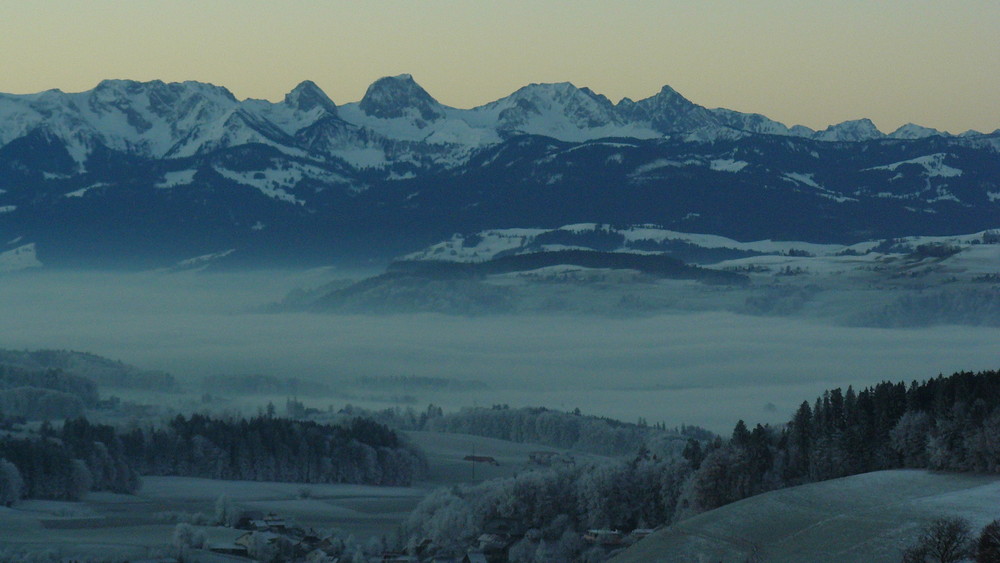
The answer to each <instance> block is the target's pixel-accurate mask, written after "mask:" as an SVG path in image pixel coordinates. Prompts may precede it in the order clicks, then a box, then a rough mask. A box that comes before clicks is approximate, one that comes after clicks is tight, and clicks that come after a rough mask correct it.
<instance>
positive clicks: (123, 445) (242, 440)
mask: <svg viewBox="0 0 1000 563" xmlns="http://www.w3.org/2000/svg"><path fill="white" fill-rule="evenodd" d="M426 468H427V462H426V459H425V458H424V456H423V454H422V453H421V452H420V451H419V450H418V449H416V448H415V447H414V446H411V445H409V444H407V443H406V442H404V441H403V440H402V439H401V438H400V437H399V435H397V434H396V433H395V432H394V431H392V430H390V429H389V428H388V427H386V426H385V425H383V424H380V423H378V422H375V421H373V420H371V419H365V418H354V419H352V420H350V421H347V422H344V423H342V424H336V425H323V424H317V423H315V422H303V421H295V420H289V419H284V418H275V417H269V416H259V417H255V418H251V419H221V418H211V417H209V416H205V415H192V416H191V417H190V418H185V417H184V416H180V415H179V416H177V417H176V418H174V419H172V420H170V421H169V423H167V424H166V425H165V426H162V427H148V428H133V429H131V430H128V431H124V432H122V431H120V430H118V429H116V428H115V427H114V426H110V425H106V424H95V423H92V422H90V421H88V420H87V419H86V418H83V417H80V418H75V419H69V420H67V421H65V422H64V423H63V425H62V427H61V429H58V430H57V429H56V428H54V427H53V426H52V425H51V424H49V423H47V422H46V423H43V424H42V426H41V428H40V429H39V431H38V432H34V433H25V432H21V433H19V434H18V435H15V434H6V435H5V436H3V437H0V504H6V505H9V504H11V503H14V502H17V501H18V500H19V499H21V498H44V499H65V500H77V499H79V498H81V497H82V496H83V495H84V494H86V492H87V491H91V490H95V491H97V490H102V491H112V492H118V493H132V492H135V491H136V490H138V488H139V485H140V480H139V476H140V475H178V476H188V477H206V478H213V479H234V480H252V481H285V482H301V483H357V484H369V485H409V484H410V483H412V481H413V480H414V479H418V478H420V477H421V476H422V475H424V474H425V472H426Z"/></svg>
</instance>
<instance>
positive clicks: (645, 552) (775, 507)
mask: <svg viewBox="0 0 1000 563" xmlns="http://www.w3.org/2000/svg"><path fill="white" fill-rule="evenodd" d="M998 501H1000V477H998V476H981V475H968V474H942V473H931V472H927V471H919V470H897V471H880V472H875V473H866V474H863V475H855V476H853V477H845V478H842V479H834V480H831V481H824V482H822V483H812V484H809V485H803V486H800V487H793V488H790V489H784V490H780V491H773V492H770V493H765V494H762V495H758V496H755V497H751V498H748V499H745V500H742V501H740V502H736V503H733V504H731V505H728V506H724V507H722V508H719V509H716V510H712V511H710V512H706V513H703V514H699V515H698V516H695V517H693V518H691V519H688V520H685V521H683V522H681V523H679V524H677V525H674V526H671V527H668V528H664V529H662V530H660V531H658V532H657V533H655V534H653V535H652V536H650V537H649V538H647V539H645V540H643V541H640V542H639V543H637V544H635V545H634V546H632V547H631V548H630V549H628V550H626V551H625V552H623V553H622V554H620V555H619V556H618V557H616V558H615V559H614V561H615V562H618V563H627V562H632V561H635V562H655V561H663V562H666V561H720V562H742V561H745V560H747V558H748V557H749V556H750V555H751V554H752V553H754V550H755V549H756V552H757V554H758V555H759V556H760V557H761V560H762V561H767V562H769V563H776V562H782V561H787V562H801V561H811V562H820V561H845V562H846V561H867V562H870V563H878V562H883V561H884V562H893V563H895V562H897V561H899V558H900V555H901V552H902V550H903V549H904V548H905V547H906V546H908V545H910V544H911V543H912V542H913V541H914V539H915V538H916V535H917V533H918V532H919V529H920V528H921V527H922V526H923V525H925V524H926V523H927V522H929V521H931V520H933V519H935V518H938V517H941V516H962V517H965V518H968V519H969V520H970V521H971V522H972V523H973V526H974V527H975V528H976V530H978V529H979V528H981V527H982V526H984V525H985V524H986V523H988V522H990V521H991V520H993V519H995V518H1000V502H998Z"/></svg>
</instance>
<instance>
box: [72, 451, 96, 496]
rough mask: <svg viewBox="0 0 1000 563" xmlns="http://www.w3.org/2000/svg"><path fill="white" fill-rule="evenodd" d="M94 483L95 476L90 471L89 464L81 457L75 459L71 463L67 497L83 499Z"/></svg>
mask: <svg viewBox="0 0 1000 563" xmlns="http://www.w3.org/2000/svg"><path fill="white" fill-rule="evenodd" d="M93 484H94V478H93V476H92V475H91V473H90V469H89V468H88V467H87V464H86V463H84V462H83V460H81V459H74V460H73V461H72V462H71V463H70V473H69V481H68V482H67V490H66V498H69V499H70V500H80V499H82V498H83V497H84V496H85V495H86V494H87V492H88V491H90V487H91V486H92V485H93Z"/></svg>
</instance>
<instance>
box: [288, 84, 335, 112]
mask: <svg viewBox="0 0 1000 563" xmlns="http://www.w3.org/2000/svg"><path fill="white" fill-rule="evenodd" d="M285 105H286V106H288V107H290V108H292V109H296V110H299V111H310V110H313V109H315V108H322V109H323V110H324V111H326V112H327V113H329V114H332V115H335V114H336V113H337V105H336V104H334V103H333V100H331V99H330V98H329V97H328V96H327V95H326V92H324V91H323V90H322V89H320V87H319V86H317V85H316V83H315V82H313V81H312V80H303V81H302V82H300V83H299V85H298V86H296V87H295V88H294V89H292V91H291V92H289V93H287V94H285Z"/></svg>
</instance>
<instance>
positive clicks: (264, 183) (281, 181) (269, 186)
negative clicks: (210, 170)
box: [215, 167, 305, 205]
mask: <svg viewBox="0 0 1000 563" xmlns="http://www.w3.org/2000/svg"><path fill="white" fill-rule="evenodd" d="M215 171H216V172H218V173H219V174H220V175H221V176H223V177H224V178H227V179H229V180H232V181H234V182H238V183H240V184H243V185H245V186H251V187H254V188H257V190H259V191H260V192H261V193H262V194H264V195H266V196H267V197H270V198H272V199H278V200H281V201H286V202H288V203H293V204H296V205H301V204H304V203H305V201H303V200H301V199H298V198H297V197H295V196H294V195H292V194H290V193H288V192H287V191H285V189H286V188H292V187H293V186H294V185H295V184H296V183H298V181H299V180H301V179H302V172H301V170H298V169H289V170H272V169H268V170H256V171H255V170H251V171H248V172H237V171H235V170H229V169H226V168H219V167H215Z"/></svg>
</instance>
